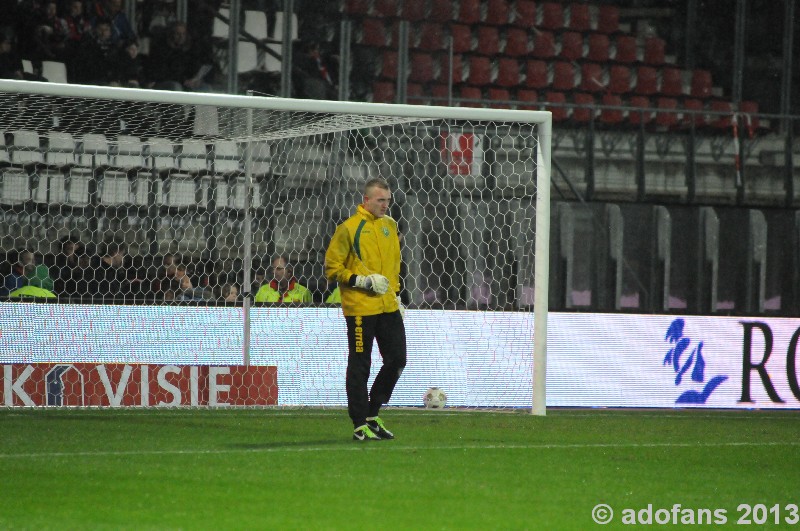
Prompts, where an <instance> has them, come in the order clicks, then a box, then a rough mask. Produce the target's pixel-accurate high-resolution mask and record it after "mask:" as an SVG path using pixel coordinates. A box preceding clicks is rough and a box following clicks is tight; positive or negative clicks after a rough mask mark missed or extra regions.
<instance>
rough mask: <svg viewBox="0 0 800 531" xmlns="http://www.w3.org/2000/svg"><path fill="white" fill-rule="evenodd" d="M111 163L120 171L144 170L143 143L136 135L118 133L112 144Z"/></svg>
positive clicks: (145, 166) (145, 167)
mask: <svg viewBox="0 0 800 531" xmlns="http://www.w3.org/2000/svg"><path fill="white" fill-rule="evenodd" d="M113 153H114V156H113V159H112V161H113V165H114V167H115V168H117V169H119V170H120V171H125V172H138V171H145V170H146V169H147V167H148V165H147V164H145V160H144V145H143V144H142V141H141V139H140V138H139V137H137V136H131V135H119V136H118V137H117V140H116V142H115V146H114V151H113Z"/></svg>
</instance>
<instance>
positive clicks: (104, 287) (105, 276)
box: [84, 240, 129, 299]
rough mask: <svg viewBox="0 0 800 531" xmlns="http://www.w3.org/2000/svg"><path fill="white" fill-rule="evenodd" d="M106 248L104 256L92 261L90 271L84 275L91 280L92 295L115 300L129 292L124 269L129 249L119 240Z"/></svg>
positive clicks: (90, 290) (89, 286)
mask: <svg viewBox="0 0 800 531" xmlns="http://www.w3.org/2000/svg"><path fill="white" fill-rule="evenodd" d="M105 247H106V249H105V253H103V256H102V257H101V258H99V259H94V260H92V265H91V268H90V270H88V271H84V275H86V276H88V277H90V278H91V280H90V281H89V282H88V285H87V288H88V292H89V294H90V295H94V296H99V297H102V298H108V299H113V298H114V297H120V296H123V295H124V294H126V293H128V291H129V289H128V288H129V286H128V280H127V278H126V274H125V268H124V265H125V257H126V256H127V254H128V247H127V246H126V245H125V244H124V243H123V242H120V241H117V240H114V241H111V242H109V243H107V244H106V246H105Z"/></svg>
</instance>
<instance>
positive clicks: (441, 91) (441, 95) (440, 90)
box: [431, 85, 449, 105]
mask: <svg viewBox="0 0 800 531" xmlns="http://www.w3.org/2000/svg"><path fill="white" fill-rule="evenodd" d="M448 93H449V88H448V85H433V86H432V87H431V97H432V98H433V104H434V105H447V104H448V103H447V97H448Z"/></svg>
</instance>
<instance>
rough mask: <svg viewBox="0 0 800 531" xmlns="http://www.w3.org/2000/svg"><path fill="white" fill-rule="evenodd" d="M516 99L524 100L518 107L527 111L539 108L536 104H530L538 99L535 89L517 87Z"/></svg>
mask: <svg viewBox="0 0 800 531" xmlns="http://www.w3.org/2000/svg"><path fill="white" fill-rule="evenodd" d="M517 101H520V102H525V104H524V105H522V104H521V105H520V106H519V108H520V109H523V110H527V111H533V110H536V109H538V108H539V106H538V105H530V104H531V103H536V102H537V101H539V93H538V92H536V91H535V90H530V89H519V90H518V91H517Z"/></svg>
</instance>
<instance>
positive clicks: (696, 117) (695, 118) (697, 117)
mask: <svg viewBox="0 0 800 531" xmlns="http://www.w3.org/2000/svg"><path fill="white" fill-rule="evenodd" d="M683 108H684V109H686V110H687V111H695V112H685V113H683V117H682V118H681V124H683V125H685V126H688V125H691V124H692V122H694V125H695V127H703V126H705V125H706V123H707V122H706V115H705V114H704V113H703V112H702V111H703V110H705V105H703V102H702V101H700V100H697V99H694V98H686V99H685V100H683Z"/></svg>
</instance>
